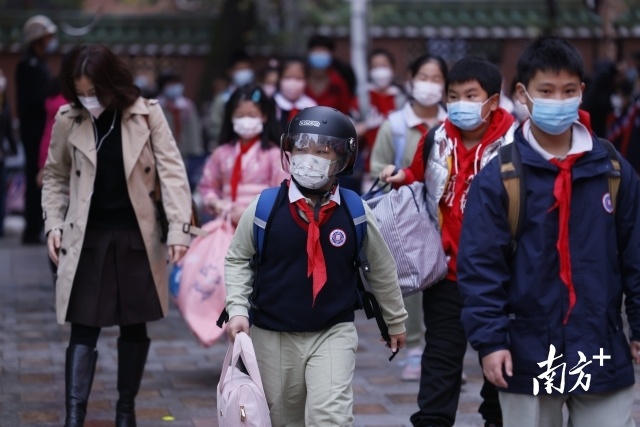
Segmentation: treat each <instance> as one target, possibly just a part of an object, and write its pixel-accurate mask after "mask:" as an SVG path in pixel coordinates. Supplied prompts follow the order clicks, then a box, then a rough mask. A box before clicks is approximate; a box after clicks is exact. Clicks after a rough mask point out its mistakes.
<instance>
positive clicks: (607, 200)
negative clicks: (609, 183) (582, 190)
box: [602, 193, 613, 213]
mask: <svg viewBox="0 0 640 427" xmlns="http://www.w3.org/2000/svg"><path fill="white" fill-rule="evenodd" d="M602 206H603V207H604V210H605V211H607V212H608V213H613V202H612V201H611V194H609V193H607V194H605V195H604V196H602Z"/></svg>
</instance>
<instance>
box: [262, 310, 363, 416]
mask: <svg viewBox="0 0 640 427" xmlns="http://www.w3.org/2000/svg"><path fill="white" fill-rule="evenodd" d="M251 339H252V341H253V346H254V348H255V351H256V358H257V359H258V367H259V368H260V376H261V377H262V384H263V386H264V391H265V394H266V396H267V402H268V404H269V409H270V411H271V422H272V424H273V427H280V426H282V427H285V426H286V427H298V426H299V427H304V426H319V427H324V426H340V427H346V426H352V425H353V390H352V389H351V381H352V379H353V372H354V370H355V363H356V350H357V348H358V334H357V332H356V327H355V325H354V324H353V322H347V323H339V324H337V325H335V326H333V327H331V328H329V329H326V330H324V331H320V332H304V333H286V332H273V331H267V330H265V329H260V328H258V327H255V326H254V327H252V328H251Z"/></svg>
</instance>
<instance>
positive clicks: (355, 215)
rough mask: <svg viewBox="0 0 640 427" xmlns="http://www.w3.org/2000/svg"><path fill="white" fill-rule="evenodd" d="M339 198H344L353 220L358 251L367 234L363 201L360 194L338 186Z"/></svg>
mask: <svg viewBox="0 0 640 427" xmlns="http://www.w3.org/2000/svg"><path fill="white" fill-rule="evenodd" d="M340 198H341V199H342V200H344V203H345V205H346V206H347V210H348V211H349V215H351V218H352V220H353V225H354V226H355V228H356V241H357V242H358V244H357V247H358V251H359V250H360V249H361V248H362V243H363V242H364V237H365V236H366V235H367V215H366V213H365V211H364V202H363V200H362V199H361V198H360V196H359V195H358V194H357V193H356V192H355V191H352V190H349V189H347V188H340Z"/></svg>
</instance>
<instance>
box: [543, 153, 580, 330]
mask: <svg viewBox="0 0 640 427" xmlns="http://www.w3.org/2000/svg"><path fill="white" fill-rule="evenodd" d="M583 154H584V153H578V154H570V155H568V156H567V157H566V158H565V159H563V160H559V159H551V160H549V161H550V162H551V164H553V165H555V166H556V167H557V168H558V169H559V172H558V176H557V177H556V181H555V184H554V186H553V195H554V197H555V199H556V201H555V203H554V204H553V206H551V208H549V211H552V210H553V209H555V208H558V224H559V231H558V242H557V243H556V248H557V249H558V255H559V258H560V278H561V279H562V282H563V283H564V284H565V286H566V287H567V290H568V291H569V309H568V310H567V314H566V315H565V318H564V321H563V324H565V325H566V324H567V321H568V320H569V315H570V314H571V310H572V309H573V307H574V306H575V304H576V290H575V287H574V286H573V278H572V273H571V252H570V251H569V249H570V248H569V219H570V217H571V187H572V185H571V168H572V167H573V165H574V164H575V163H576V161H577V160H578V159H579V158H580V157H582V155H583Z"/></svg>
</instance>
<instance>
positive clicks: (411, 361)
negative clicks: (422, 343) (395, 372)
mask: <svg viewBox="0 0 640 427" xmlns="http://www.w3.org/2000/svg"><path fill="white" fill-rule="evenodd" d="M422 351H423V350H422V348H421V347H414V348H412V349H410V350H409V351H408V352H407V357H406V358H405V360H404V362H403V363H404V369H403V370H402V374H400V378H401V379H402V380H403V381H419V380H420V375H421V372H422V367H421V362H422Z"/></svg>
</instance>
